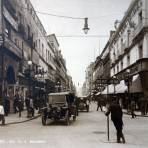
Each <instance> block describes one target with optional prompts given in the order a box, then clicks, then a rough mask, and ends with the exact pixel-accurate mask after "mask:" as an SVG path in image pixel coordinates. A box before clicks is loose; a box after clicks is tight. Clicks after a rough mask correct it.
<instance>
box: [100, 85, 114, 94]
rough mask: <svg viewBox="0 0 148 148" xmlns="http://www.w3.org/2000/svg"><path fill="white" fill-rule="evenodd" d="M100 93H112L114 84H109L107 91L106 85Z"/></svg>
mask: <svg viewBox="0 0 148 148" xmlns="http://www.w3.org/2000/svg"><path fill="white" fill-rule="evenodd" d="M101 94H103V95H104V94H114V85H113V84H111V85H108V92H107V86H106V88H105V89H104V91H103V92H102V93H101Z"/></svg>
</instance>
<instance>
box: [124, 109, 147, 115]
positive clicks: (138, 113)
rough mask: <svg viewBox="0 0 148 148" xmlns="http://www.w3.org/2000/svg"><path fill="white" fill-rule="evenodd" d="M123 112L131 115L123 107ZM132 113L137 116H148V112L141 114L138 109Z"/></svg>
mask: <svg viewBox="0 0 148 148" xmlns="http://www.w3.org/2000/svg"><path fill="white" fill-rule="evenodd" d="M123 113H124V114H127V115H131V113H130V112H127V110H126V109H123ZM134 113H135V114H136V116H139V117H148V114H146V115H141V112H140V111H134Z"/></svg>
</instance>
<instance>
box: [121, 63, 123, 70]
mask: <svg viewBox="0 0 148 148" xmlns="http://www.w3.org/2000/svg"><path fill="white" fill-rule="evenodd" d="M121 70H123V61H121Z"/></svg>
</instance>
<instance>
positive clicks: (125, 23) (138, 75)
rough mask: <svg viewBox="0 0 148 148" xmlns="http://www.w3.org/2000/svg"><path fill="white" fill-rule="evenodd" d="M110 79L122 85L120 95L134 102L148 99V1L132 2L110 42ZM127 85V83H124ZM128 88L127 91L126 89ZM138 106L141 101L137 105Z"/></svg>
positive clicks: (119, 90) (137, 0)
mask: <svg viewBox="0 0 148 148" xmlns="http://www.w3.org/2000/svg"><path fill="white" fill-rule="evenodd" d="M109 48H110V57H111V76H116V77H117V78H118V79H119V80H120V81H121V82H120V83H121V84H120V86H121V87H122V89H119V88H118V86H117V89H116V91H117V93H118V92H119V93H124V92H125V91H127V92H128V94H133V95H132V96H131V95H130V97H128V98H130V100H128V102H130V101H131V100H132V99H134V100H137V99H139V101H140V96H143V97H146V98H147V96H148V72H147V71H148V66H147V65H148V1H147V0H133V1H132V2H131V4H130V6H129V8H128V10H127V12H126V13H125V16H124V18H123V19H122V21H121V22H120V24H119V26H118V27H117V29H116V32H115V34H114V36H113V37H112V38H111V39H110V45H109ZM124 82H125V83H124ZM125 84H126V85H127V87H126V86H125ZM141 101H142V98H141ZM137 102H138V101H137Z"/></svg>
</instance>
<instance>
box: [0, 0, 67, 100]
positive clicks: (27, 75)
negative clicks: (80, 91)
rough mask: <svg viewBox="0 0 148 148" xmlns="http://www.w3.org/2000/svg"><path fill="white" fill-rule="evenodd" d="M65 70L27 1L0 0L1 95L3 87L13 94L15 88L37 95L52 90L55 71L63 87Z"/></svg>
mask: <svg viewBox="0 0 148 148" xmlns="http://www.w3.org/2000/svg"><path fill="white" fill-rule="evenodd" d="M51 36H52V35H51ZM57 45H58V46H59V44H58V42H57ZM30 61H31V65H29V62H30ZM55 61H57V63H58V64H59V67H58V66H57V63H56V62H55ZM66 72H67V70H66V63H65V60H64V59H63V57H62V54H61V52H60V51H59V50H55V49H54V47H53V43H52V42H51V40H50V38H49V36H47V33H46V31H45V29H44V27H43V25H42V23H41V21H40V19H39V18H38V16H37V14H36V12H35V10H34V8H33V6H32V4H31V2H30V0H0V97H2V95H3V94H4V93H3V92H4V90H5V91H7V93H8V94H9V95H10V94H12V95H11V96H13V95H14V94H15V91H16V89H17V88H21V89H22V90H23V92H24V95H26V92H27V91H28V90H30V91H31V92H32V95H34V96H36V97H37V94H38V93H39V92H40V91H41V92H45V91H46V92H47V93H49V92H54V91H55V90H56V87H55V86H56V74H58V76H59V77H60V78H61V79H62V81H60V83H61V86H62V88H65V87H66V79H67V75H66ZM61 79H60V80H61ZM29 86H31V87H29ZM62 90H64V89H62ZM24 97H25V96H24ZM11 99H13V98H11Z"/></svg>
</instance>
